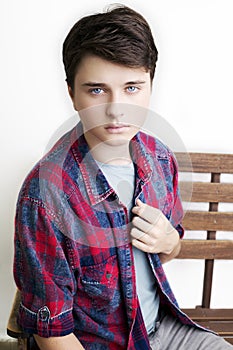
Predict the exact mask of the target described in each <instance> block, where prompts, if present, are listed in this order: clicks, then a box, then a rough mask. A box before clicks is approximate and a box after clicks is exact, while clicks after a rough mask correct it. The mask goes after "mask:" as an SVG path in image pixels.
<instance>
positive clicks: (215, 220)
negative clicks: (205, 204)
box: [183, 210, 233, 231]
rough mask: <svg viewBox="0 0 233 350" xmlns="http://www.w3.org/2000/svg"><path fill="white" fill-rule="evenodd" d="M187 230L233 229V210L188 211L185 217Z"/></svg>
mask: <svg viewBox="0 0 233 350" xmlns="http://www.w3.org/2000/svg"><path fill="white" fill-rule="evenodd" d="M183 226H184V228H185V230H194V231H233V212H229V213H227V212H205V211H194V210H190V211H187V212H186V214H185V216H184V218H183Z"/></svg>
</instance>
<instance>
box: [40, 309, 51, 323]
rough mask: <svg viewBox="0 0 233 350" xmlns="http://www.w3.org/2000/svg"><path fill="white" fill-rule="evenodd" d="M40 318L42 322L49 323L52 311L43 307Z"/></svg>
mask: <svg viewBox="0 0 233 350" xmlns="http://www.w3.org/2000/svg"><path fill="white" fill-rule="evenodd" d="M38 314H39V318H40V320H41V321H47V320H48V319H49V316H50V311H49V309H48V307H47V306H43V307H42V308H41V309H40V310H39V311H38Z"/></svg>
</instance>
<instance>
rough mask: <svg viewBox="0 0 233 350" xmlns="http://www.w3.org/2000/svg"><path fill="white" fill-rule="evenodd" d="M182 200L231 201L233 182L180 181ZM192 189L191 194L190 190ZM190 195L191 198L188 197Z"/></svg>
mask: <svg viewBox="0 0 233 350" xmlns="http://www.w3.org/2000/svg"><path fill="white" fill-rule="evenodd" d="M179 185H180V192H181V197H182V200H183V201H190V199H191V202H199V203H206V202H207V203H210V202H212V203H233V184H231V183H210V182H193V183H191V182H188V181H187V182H180V184H179ZM191 189H192V196H190V191H191ZM190 197H191V198H190Z"/></svg>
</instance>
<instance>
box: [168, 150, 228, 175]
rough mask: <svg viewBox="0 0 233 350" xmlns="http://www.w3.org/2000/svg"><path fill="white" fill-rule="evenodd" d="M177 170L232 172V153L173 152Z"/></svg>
mask: <svg viewBox="0 0 233 350" xmlns="http://www.w3.org/2000/svg"><path fill="white" fill-rule="evenodd" d="M175 155H176V159H177V161H178V166H179V171H184V172H196V173H227V174H233V154H217V153H190V154H189V156H190V159H191V163H190V161H189V156H188V155H187V154H186V153H182V152H177V153H175Z"/></svg>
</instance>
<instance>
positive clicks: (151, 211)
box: [132, 199, 162, 225]
mask: <svg viewBox="0 0 233 350" xmlns="http://www.w3.org/2000/svg"><path fill="white" fill-rule="evenodd" d="M136 203H137V206H135V207H133V209H132V212H133V213H134V214H136V215H138V216H140V217H141V218H142V219H144V220H146V221H148V222H149V223H150V224H154V225H155V224H156V222H157V221H158V220H159V218H160V216H161V214H162V212H161V211H160V210H159V209H157V208H154V207H152V206H150V205H147V204H145V203H143V202H142V201H140V200H139V199H138V200H137V202H136Z"/></svg>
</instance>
